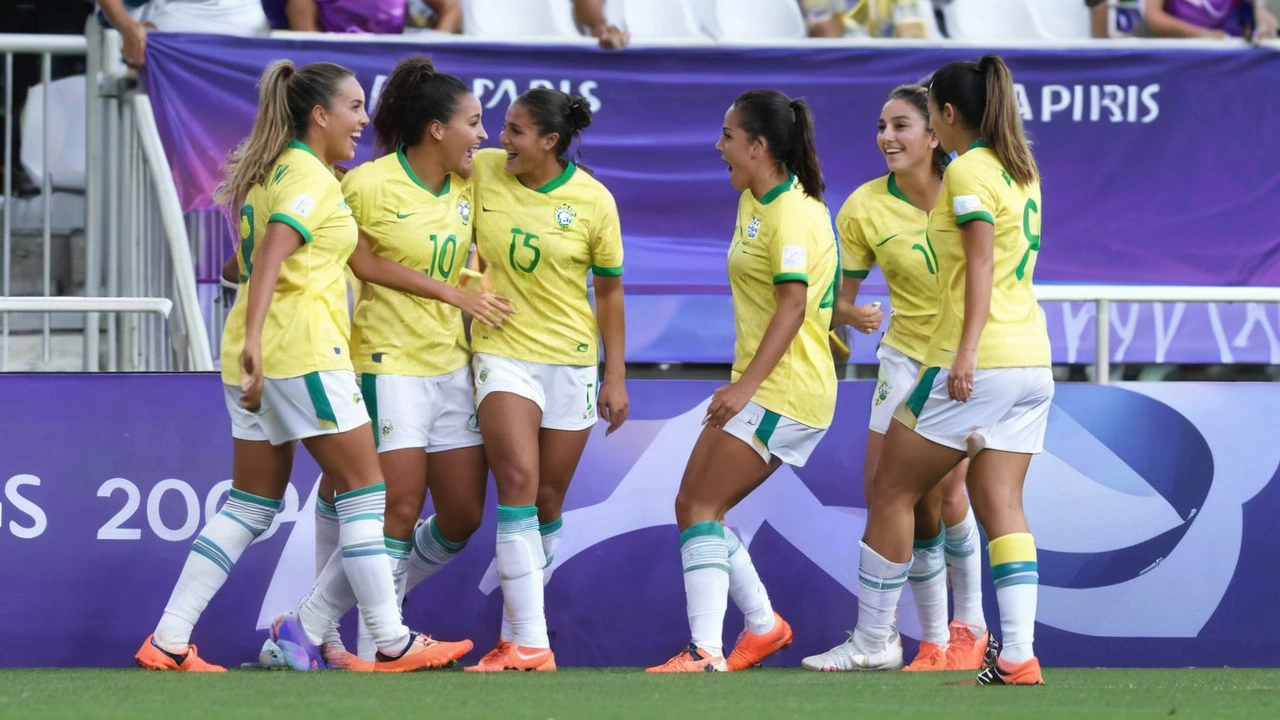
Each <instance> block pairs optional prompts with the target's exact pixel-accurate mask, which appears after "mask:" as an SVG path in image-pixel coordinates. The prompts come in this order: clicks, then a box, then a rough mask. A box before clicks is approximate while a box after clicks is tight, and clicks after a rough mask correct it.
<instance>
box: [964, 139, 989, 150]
mask: <svg viewBox="0 0 1280 720" xmlns="http://www.w3.org/2000/svg"><path fill="white" fill-rule="evenodd" d="M982 147H991V146H990V145H988V144H986V143H985V142H983V140H982V138H978V139H977V140H974V141H973V143H972V144H970V145H969V147H967V148H965V149H966V150H972V149H974V148H982Z"/></svg>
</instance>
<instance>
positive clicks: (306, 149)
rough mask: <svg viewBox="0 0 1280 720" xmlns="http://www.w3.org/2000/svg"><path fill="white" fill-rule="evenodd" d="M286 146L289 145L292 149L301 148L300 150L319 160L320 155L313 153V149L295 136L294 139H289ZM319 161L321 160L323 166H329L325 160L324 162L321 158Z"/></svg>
mask: <svg viewBox="0 0 1280 720" xmlns="http://www.w3.org/2000/svg"><path fill="white" fill-rule="evenodd" d="M288 147H291V148H293V149H295V150H301V151H303V152H305V153H306V154H308V155H310V156H311V157H313V158H315V159H317V160H320V156H319V155H317V154H316V153H315V151H314V150H312V149H311V148H309V147H307V144H306V143H304V142H302V141H301V140H299V139H297V138H294V139H292V140H290V141H289V145H288ZM320 162H321V163H322V164H323V165H324V166H325V167H331V166H330V165H329V164H328V163H326V162H325V161H323V160H320Z"/></svg>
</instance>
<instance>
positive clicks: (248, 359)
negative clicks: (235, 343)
mask: <svg viewBox="0 0 1280 720" xmlns="http://www.w3.org/2000/svg"><path fill="white" fill-rule="evenodd" d="M240 407H242V408H244V409H245V410H248V411H249V412H257V411H258V409H259V408H261V407H262V348H261V347H258V346H256V345H250V344H249V343H245V346H244V349H243V350H241V351H240Z"/></svg>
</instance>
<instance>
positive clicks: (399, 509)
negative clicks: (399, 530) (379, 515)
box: [386, 493, 423, 528]
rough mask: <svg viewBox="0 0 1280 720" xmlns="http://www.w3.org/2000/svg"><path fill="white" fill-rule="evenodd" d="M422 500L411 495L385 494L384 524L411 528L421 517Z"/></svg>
mask: <svg viewBox="0 0 1280 720" xmlns="http://www.w3.org/2000/svg"><path fill="white" fill-rule="evenodd" d="M422 504H423V500H422V498H421V497H413V496H412V495H393V494H391V493H388V494H387V509H386V523H387V525H388V526H390V525H395V526H397V527H404V526H407V527H409V528H412V527H413V524H414V523H415V522H417V521H418V517H419V516H420V515H422Z"/></svg>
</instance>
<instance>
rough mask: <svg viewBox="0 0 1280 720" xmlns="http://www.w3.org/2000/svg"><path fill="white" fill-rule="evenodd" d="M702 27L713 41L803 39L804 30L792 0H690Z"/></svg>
mask: <svg viewBox="0 0 1280 720" xmlns="http://www.w3.org/2000/svg"><path fill="white" fill-rule="evenodd" d="M690 6H691V7H692V9H693V12H694V16H695V18H697V20H698V22H699V23H700V24H701V25H702V28H703V29H704V30H706V31H707V32H708V33H710V35H711V37H714V38H715V39H717V40H727V41H748V42H749V41H753V40H781V39H791V38H803V37H805V36H806V35H807V34H808V33H807V30H806V28H805V24H804V16H803V15H801V14H800V5H799V3H797V2H796V1H795V0H690Z"/></svg>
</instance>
